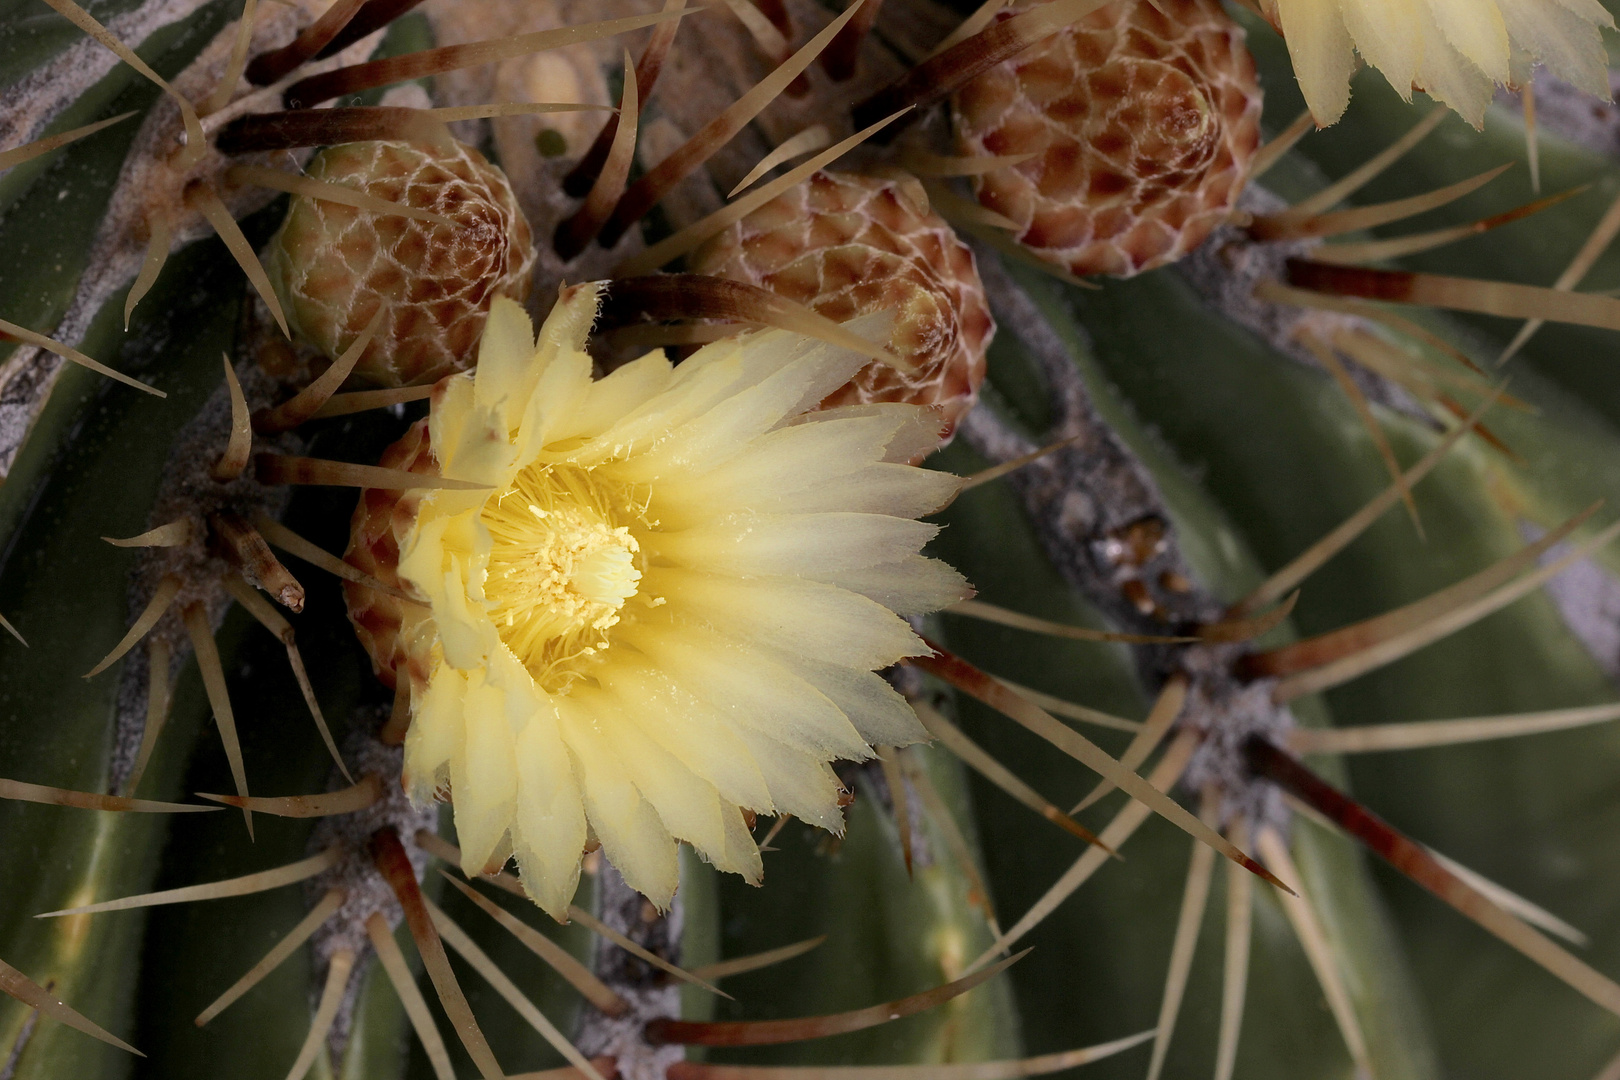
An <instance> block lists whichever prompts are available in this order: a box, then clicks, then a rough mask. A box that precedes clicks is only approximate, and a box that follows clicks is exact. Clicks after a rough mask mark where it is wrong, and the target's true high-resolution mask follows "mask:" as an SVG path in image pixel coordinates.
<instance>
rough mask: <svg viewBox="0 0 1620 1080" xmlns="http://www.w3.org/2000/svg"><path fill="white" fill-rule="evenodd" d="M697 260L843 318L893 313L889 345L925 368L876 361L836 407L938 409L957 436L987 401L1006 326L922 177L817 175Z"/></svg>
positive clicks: (696, 264)
mask: <svg viewBox="0 0 1620 1080" xmlns="http://www.w3.org/2000/svg"><path fill="white" fill-rule="evenodd" d="M689 265H690V266H691V268H692V270H693V271H694V272H696V273H700V274H711V275H714V276H716V277H725V278H731V279H732V280H734V281H745V282H747V283H749V284H750V285H760V286H763V287H764V288H767V289H770V290H771V291H772V292H774V293H776V294H777V295H779V296H785V297H787V298H788V299H790V300H794V301H797V302H798V303H801V304H804V305H805V306H807V307H810V308H812V309H814V310H815V311H816V312H817V313H818V314H821V315H825V316H827V317H828V318H830V319H832V320H833V321H835V322H845V321H847V320H849V319H852V318H855V317H857V316H860V315H865V314H867V313H869V312H873V311H879V310H886V311H892V312H893V313H894V317H895V324H894V332H893V333H892V334H891V336H890V338H889V342H888V345H889V348H890V349H891V350H892V351H893V352H894V353H895V354H897V355H898V356H900V357H901V358H903V359H905V360H909V361H911V362H912V363H914V364H915V365H916V367H915V370H913V371H912V372H911V373H910V374H907V373H905V372H901V371H897V370H895V369H894V368H893V367H890V366H888V365H885V364H879V363H875V362H874V363H871V364H868V365H867V366H866V367H864V368H862V369H861V371H860V373H859V374H857V375H856V376H855V378H854V379H852V380H851V381H850V382H849V384H848V385H846V386H844V387H841V388H840V389H838V390H837V391H835V392H834V393H833V394H831V395H830V396H829V397H828V398H827V401H826V402H825V405H826V406H827V407H829V408H831V407H834V406H838V405H852V404H859V403H863V402H870V401H904V402H909V403H910V404H913V405H928V406H932V407H934V408H935V409H937V410H938V411H939V414H940V421H941V425H942V430H943V432H944V435H945V436H946V437H949V435H950V433H951V432H952V431H954V430H955V428H956V422H957V420H959V419H960V418H961V416H962V414H963V413H965V412H967V410H968V409H970V408H972V407H973V403H974V401H976V400H977V399H978V393H979V384H980V383H981V382H983V381H984V353H985V349H987V348H988V347H989V345H990V339H991V338H992V337H993V336H994V335H995V332H996V324H995V321H994V320H993V319H992V318H991V317H990V308H989V305H988V304H987V303H986V302H985V298H984V286H983V285H982V284H980V282H979V272H978V270H977V269H976V268H975V266H974V264H973V252H971V251H969V250H968V248H967V246H966V245H964V244H963V243H962V242H961V241H960V240H958V239H957V238H956V234H955V233H954V232H952V231H951V227H950V226H949V225H947V224H946V223H945V222H944V221H943V220H942V219H941V218H940V217H939V216H938V215H937V214H935V213H933V212H932V211H931V210H930V209H929V208H928V198H927V196H926V195H925V194H924V193H923V191H922V189H921V188H920V187H919V186H918V185H917V184H916V183H915V182H914V181H913V182H910V183H907V182H904V181H896V180H886V179H880V178H877V177H868V176H855V175H852V174H849V173H830V172H818V173H816V174H815V175H814V176H812V177H810V178H809V179H808V180H806V181H805V182H804V183H802V184H799V185H797V186H796V187H793V188H790V189H789V190H787V191H785V192H783V193H782V194H781V195H779V196H777V197H776V198H775V199H773V200H771V201H770V202H768V203H766V204H765V205H764V206H762V207H760V208H759V209H758V210H755V211H754V212H753V213H751V214H749V215H748V216H747V217H745V218H743V219H742V220H741V221H739V222H737V223H736V224H735V225H733V226H731V227H730V228H729V229H727V230H725V231H724V232H722V233H720V234H719V235H718V236H716V237H715V238H714V239H712V240H710V241H709V242H708V243H706V244H705V245H704V246H703V247H702V248H700V249H699V250H698V251H697V252H695V253H694V254H693V255H692V257H691V259H690V260H689Z"/></svg>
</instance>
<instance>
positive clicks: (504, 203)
mask: <svg viewBox="0 0 1620 1080" xmlns="http://www.w3.org/2000/svg"><path fill="white" fill-rule="evenodd" d="M308 173H309V175H310V176H311V177H312V178H314V179H316V180H319V181H323V182H325V183H329V184H338V185H341V186H343V187H347V188H351V189H353V190H356V191H360V192H363V193H365V194H367V195H370V196H373V197H376V198H382V199H385V200H387V201H389V202H392V203H397V204H400V205H403V206H408V207H412V208H414V209H417V210H424V211H428V212H430V213H432V214H435V215H439V216H441V217H444V218H449V219H450V223H446V222H444V221H429V220H423V219H421V218H408V217H402V216H399V215H397V214H383V213H378V212H375V211H373V210H369V209H366V210H363V209H359V208H357V207H353V206H348V205H346V204H343V203H337V202H331V201H328V200H325V199H312V198H308V197H306V196H302V195H300V196H295V197H294V198H293V200H292V205H291V207H290V208H289V209H288V211H287V218H286V220H285V221H284V222H282V225H281V231H280V232H278V233H277V234H276V236H275V238H274V239H273V240H272V241H271V242H270V258H269V271H270V280H271V282H272V284H273V285H274V286H275V290H276V294H277V295H278V296H279V297H280V298H281V303H282V307H283V308H284V309H285V310H286V313H287V319H288V321H289V322H290V323H291V325H292V327H293V330H294V331H295V332H296V333H297V334H298V335H299V336H300V337H301V338H303V339H304V340H306V341H308V342H309V343H310V344H312V345H314V346H315V347H316V348H318V349H320V350H321V351H322V352H324V353H325V354H326V356H327V358H328V359H334V360H335V359H336V358H337V357H339V356H341V355H342V353H343V350H344V349H346V348H348V347H349V346H350V345H351V344H353V342H354V340H355V338H357V337H359V336H360V333H361V331H363V330H364V329H365V328H366V325H367V324H368V323H369V322H370V321H371V319H372V316H374V315H375V314H376V313H377V308H378V306H379V305H381V306H382V307H383V308H385V309H386V311H387V314H386V315H385V316H384V318H383V322H382V325H381V326H380V327H379V328H378V332H377V336H376V339H375V340H374V341H373V342H372V343H371V345H370V346H369V347H368V348H367V349H366V352H365V355H363V356H362V357H361V358H360V360H359V363H358V364H356V365H355V369H354V374H355V376H356V377H357V379H359V380H360V381H362V382H368V383H371V384H373V385H376V386H385V387H393V386H411V385H420V384H423V383H429V382H434V381H436V380H438V379H440V378H443V377H444V376H445V375H448V374H450V373H451V372H454V371H462V370H465V369H466V368H469V367H471V366H472V364H473V362H474V360H475V359H476V350H477V346H478V339H479V337H480V335H481V334H482V333H483V330H484V319H485V317H486V316H487V314H488V312H489V303H490V300H491V299H492V298H493V297H495V296H496V295H503V296H509V297H511V298H512V299H514V300H517V301H518V302H519V303H522V302H523V301H525V300H526V299H527V298H528V293H529V277H530V273H531V271H532V270H533V267H534V243H533V239H532V237H531V235H530V232H529V223H528V221H527V220H526V219H525V218H524V216H523V212H522V211H521V210H520V209H518V205H517V199H516V197H515V196H514V195H513V194H512V188H511V185H510V184H508V183H507V180H506V176H505V174H503V173H502V172H501V171H500V170H499V169H498V168H496V167H495V166H494V165H491V164H490V163H489V162H488V161H486V160H484V157H483V155H481V154H480V153H478V151H476V150H474V149H472V148H471V147H468V146H463V145H461V144H459V143H455V144H451V148H450V149H448V150H444V149H438V148H434V147H429V146H425V145H420V144H412V143H401V142H359V143H346V144H344V145H341V146H333V147H329V148H327V149H326V150H323V151H321V153H319V154H317V155H316V156H315V158H314V160H312V161H311V162H310V164H309V169H308Z"/></svg>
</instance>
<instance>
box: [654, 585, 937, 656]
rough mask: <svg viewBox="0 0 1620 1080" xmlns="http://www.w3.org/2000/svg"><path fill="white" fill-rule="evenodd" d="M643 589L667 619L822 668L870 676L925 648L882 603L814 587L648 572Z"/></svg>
mask: <svg viewBox="0 0 1620 1080" xmlns="http://www.w3.org/2000/svg"><path fill="white" fill-rule="evenodd" d="M642 589H643V591H644V592H646V593H648V594H650V595H652V596H658V597H663V598H664V599H666V600H667V601H668V603H669V611H670V614H671V615H674V616H678V617H681V618H685V619H689V620H691V621H693V622H695V623H699V624H703V623H707V624H709V625H711V626H723V627H725V628H726V632H727V634H728V635H731V636H735V637H737V638H740V639H747V640H754V641H758V642H760V643H761V644H764V645H769V646H772V647H774V648H779V649H783V650H785V651H788V652H797V653H803V654H804V655H806V656H810V657H814V658H815V659H817V660H825V661H827V662H828V663H833V664H845V665H847V666H849V667H858V668H864V669H865V670H867V671H875V670H877V669H879V668H886V667H888V666H889V665H890V664H893V663H895V662H896V661H898V660H901V659H903V658H904V657H907V656H920V655H922V654H923V652H924V651H925V649H926V646H924V645H923V643H922V640H921V639H920V638H918V637H917V635H916V634H915V633H913V632H912V630H911V627H910V626H907V625H906V623H905V621H904V620H903V619H901V618H900V617H899V616H898V615H895V614H894V613H893V612H892V611H889V610H888V609H887V608H885V607H883V606H882V605H881V604H877V603H874V602H873V601H871V600H868V599H867V598H866V597H864V596H860V595H857V594H856V593H852V592H849V591H847V590H844V589H839V588H836V587H834V586H831V585H822V584H820V583H819V582H813V581H797V580H793V579H790V578H755V579H752V580H748V581H740V580H738V579H736V578H729V577H723V576H720V575H718V574H704V573H700V572H699V571H696V570H684V569H679V568H676V567H654V568H651V569H649V570H648V571H647V573H646V576H645V577H643V579H642Z"/></svg>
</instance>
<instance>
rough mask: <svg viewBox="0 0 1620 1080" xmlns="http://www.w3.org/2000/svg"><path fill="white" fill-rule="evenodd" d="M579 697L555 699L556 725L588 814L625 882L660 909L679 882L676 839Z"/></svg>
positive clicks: (609, 857)
mask: <svg viewBox="0 0 1620 1080" xmlns="http://www.w3.org/2000/svg"><path fill="white" fill-rule="evenodd" d="M583 697H584V695H582V694H579V693H573V694H569V695H567V696H566V697H560V698H558V699H557V713H558V721H559V722H558V725H557V727H558V731H559V732H560V733H561V735H562V740H563V742H564V744H566V745H567V747H568V750H569V752H570V753H571V754H573V756H574V760H575V762H576V767H577V774H578V775H579V776H580V777H581V779H582V781H583V782H582V784H581V787H582V788H583V791H584V796H585V813H586V816H587V818H588V819H589V821H590V825H591V828H592V829H593V830H594V831H595V833H596V836H597V839H599V840H601V841H602V851H603V853H604V854H606V855H607V858H608V861H609V862H611V863H612V864H613V866H614V868H615V869H617V870H618V871H619V873H620V874H621V875H623V877H624V880H625V883H626V884H627V885H629V886H630V887H631V888H632V889H635V890H636V891H637V892H639V893H641V895H643V896H645V897H646V898H647V899H648V900H651V901H652V903H653V906H654V907H657V908H658V909H659V910H660V911H662V910H664V909H666V908H668V907H669V902H670V900H672V899H673V898H674V896H675V888H676V886H678V885H679V884H680V880H681V870H680V862H679V860H678V859H677V858H676V853H675V841H674V839H673V838H672V837H671V836H670V835H669V830H667V829H665V828H664V823H663V822H662V821H661V820H659V817H658V813H657V811H655V810H654V809H653V808H652V804H651V803H649V802H647V801H646V800H645V799H643V798H642V797H641V793H640V791H638V790H637V788H636V785H635V784H634V783H633V782H632V781H631V779H630V774H629V773H628V772H627V771H626V769H625V767H624V763H623V762H621V761H620V760H619V758H618V755H617V754H616V753H614V751H613V748H612V746H611V745H609V743H608V741H607V738H606V737H605V736H604V735H603V734H602V733H601V732H600V731H598V730H597V727H596V723H597V718H596V716H595V714H594V712H593V711H592V710H591V709H590V708H589V707H588V706H587V705H586V704H585V703H584V701H583Z"/></svg>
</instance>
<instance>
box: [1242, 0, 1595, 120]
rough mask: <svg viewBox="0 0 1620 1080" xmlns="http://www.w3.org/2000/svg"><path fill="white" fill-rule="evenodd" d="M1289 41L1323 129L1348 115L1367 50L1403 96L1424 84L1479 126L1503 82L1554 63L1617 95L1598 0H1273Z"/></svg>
mask: <svg viewBox="0 0 1620 1080" xmlns="http://www.w3.org/2000/svg"><path fill="white" fill-rule="evenodd" d="M1264 11H1265V14H1266V17H1267V18H1268V19H1270V21H1271V22H1272V24H1273V25H1274V26H1276V27H1277V28H1278V30H1279V31H1280V32H1281V33H1282V34H1283V36H1284V38H1285V39H1286V40H1287V43H1288V52H1289V56H1290V58H1291V59H1292V60H1293V63H1294V73H1295V76H1296V77H1297V79H1298V80H1299V84H1300V89H1301V91H1302V92H1303V93H1304V96H1305V102H1306V104H1307V106H1308V107H1309V108H1310V110H1311V116H1312V118H1313V119H1314V120H1315V121H1316V123H1317V126H1318V127H1326V126H1328V125H1330V124H1333V123H1335V122H1337V121H1338V119H1339V118H1340V117H1341V116H1343V115H1344V111H1345V108H1346V107H1347V105H1348V104H1349V100H1350V77H1351V75H1353V74H1354V73H1355V69H1356V64H1357V60H1356V57H1357V54H1359V55H1360V57H1361V59H1363V60H1365V61H1366V62H1367V63H1368V64H1369V65H1371V66H1373V67H1376V68H1378V69H1379V70H1380V71H1381V72H1383V74H1384V76H1385V77H1386V78H1387V79H1388V80H1389V81H1390V83H1391V85H1393V86H1394V87H1395V89H1396V90H1397V91H1398V92H1399V93H1400V94H1401V96H1402V97H1406V98H1409V97H1410V94H1411V91H1412V90H1414V89H1416V90H1423V91H1425V92H1426V93H1428V94H1429V95H1430V96H1431V97H1433V98H1435V99H1436V100H1437V101H1440V102H1443V103H1444V104H1446V105H1447V106H1449V107H1450V108H1451V109H1453V110H1454V111H1456V112H1457V113H1458V114H1459V115H1460V116H1462V118H1463V119H1464V120H1466V121H1468V122H1469V123H1470V124H1472V125H1473V126H1475V127H1476V128H1478V127H1480V126H1482V125H1483V123H1484V118H1485V110H1486V108H1487V107H1488V106H1489V104H1490V101H1491V98H1492V96H1493V95H1494V93H1495V90H1496V88H1497V87H1498V86H1502V85H1506V84H1507V83H1508V82H1509V81H1510V80H1511V79H1512V77H1513V72H1515V71H1520V72H1522V71H1527V70H1529V68H1530V66H1531V65H1532V64H1534V63H1538V62H1539V63H1541V64H1544V65H1545V66H1546V67H1547V69H1548V70H1549V71H1551V72H1552V74H1554V75H1555V76H1557V77H1559V78H1561V79H1564V80H1566V81H1567V82H1570V83H1571V84H1573V85H1575V86H1577V87H1580V88H1582V89H1584V90H1587V91H1588V92H1591V93H1593V94H1595V95H1597V96H1606V95H1607V93H1608V78H1607V60H1606V53H1605V51H1604V48H1603V40H1602V32H1601V31H1602V29H1603V28H1604V27H1611V26H1613V25H1614V23H1613V19H1612V17H1611V16H1610V15H1609V13H1608V12H1607V11H1606V10H1604V8H1603V7H1602V6H1601V5H1600V4H1598V3H1597V2H1596V0H1470V2H1468V3H1456V2H1452V0H1410V2H1406V0H1402V2H1397V3H1388V2H1386V0H1265V7H1264Z"/></svg>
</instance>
